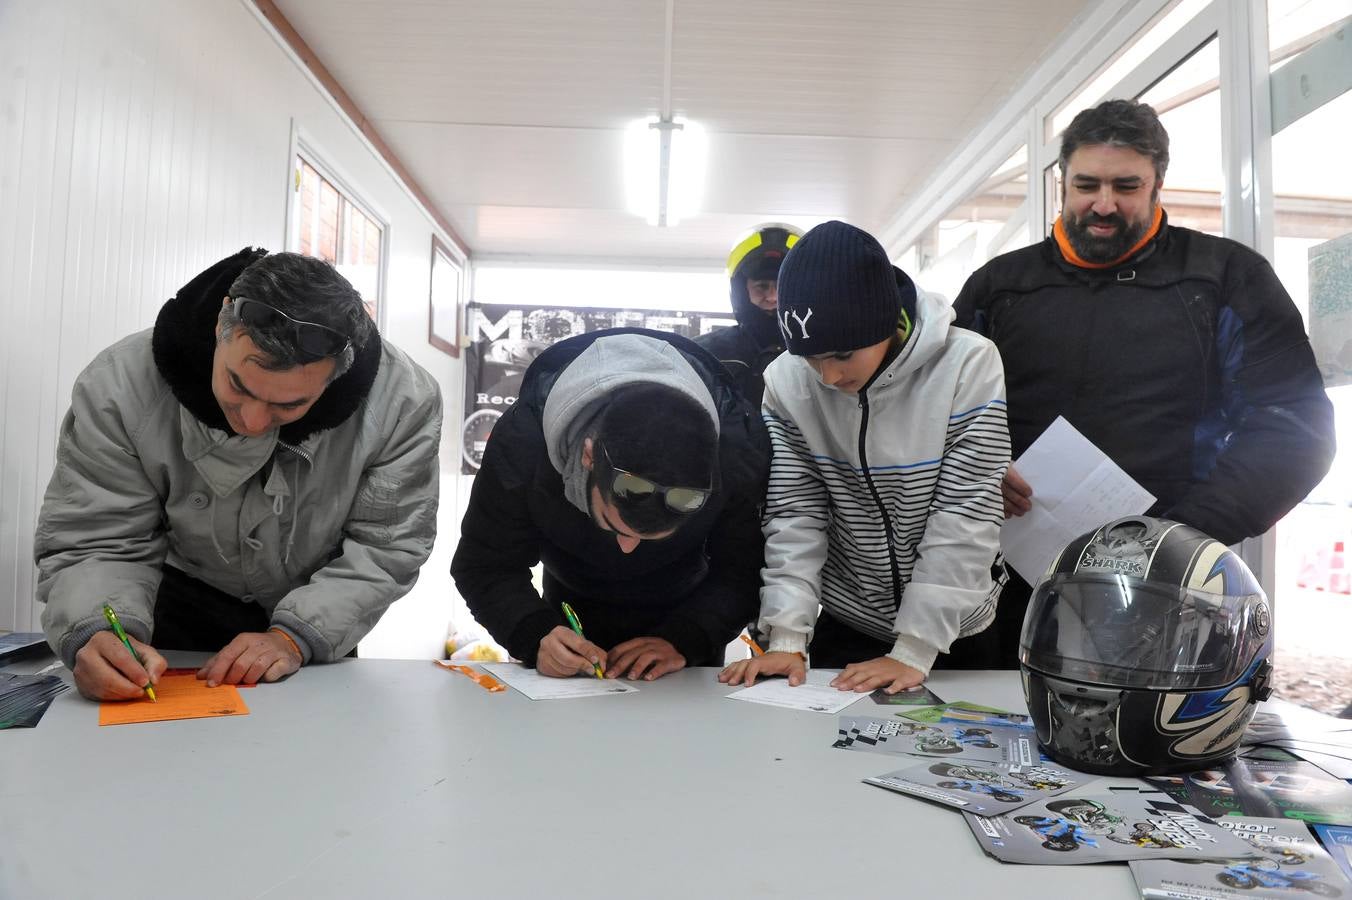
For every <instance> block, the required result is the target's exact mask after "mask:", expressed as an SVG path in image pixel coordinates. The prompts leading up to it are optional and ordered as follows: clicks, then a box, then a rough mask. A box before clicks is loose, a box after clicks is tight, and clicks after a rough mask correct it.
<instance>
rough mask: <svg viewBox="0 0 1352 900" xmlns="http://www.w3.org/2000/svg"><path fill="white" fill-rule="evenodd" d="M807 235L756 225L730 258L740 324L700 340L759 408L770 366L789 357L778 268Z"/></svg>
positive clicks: (788, 227)
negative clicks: (781, 357) (778, 311)
mask: <svg viewBox="0 0 1352 900" xmlns="http://www.w3.org/2000/svg"><path fill="white" fill-rule="evenodd" d="M802 235H803V233H802V232H801V231H799V230H798V229H797V228H794V227H793V226H792V225H783V224H780V223H778V222H769V223H766V224H764V225H757V226H756V228H755V229H754V230H753V231H752V232H751V233H750V234H749V235H747V236H746V237H744V238H742V239H741V240H740V241H738V242H737V246H735V247H733V248H732V252H731V253H729V254H728V286H729V291H730V293H731V297H732V313H733V315H734V316H736V317H737V324H736V325H730V326H728V327H727V328H715V329H714V330H713V331H711V332H709V333H708V334H702V335H700V336H699V337H698V338H696V339H695V343H697V344H699V345H700V346H701V347H703V348H704V349H705V350H708V351H709V352H710V353H712V354H713V355H714V356H716V357H718V361H719V362H721V363H722V364H723V367H724V368H726V369H727V370H728V371H729V372H731V373H732V378H733V381H735V382H736V383H737V389H738V390H739V391H741V392H742V396H744V397H746V399H748V400H750V401H751V405H752V407H753V408H754V409H760V402H761V395H762V394H764V393H765V378H764V372H765V367H766V366H768V365H770V363H771V362H773V361H774V359H775V357H776V356H778V355H779V354H781V353H783V352H784V339H783V338H782V337H780V334H779V322H778V320H777V319H776V318H775V310H776V309H777V308H778V306H779V302H778V300H779V289H778V278H779V266H780V264H781V263H783V262H784V257H785V256H786V255H787V254H788V252H789V250H790V248H792V247H793V245H794V244H795V243H797V241H798V239H799V238H800V237H802Z"/></svg>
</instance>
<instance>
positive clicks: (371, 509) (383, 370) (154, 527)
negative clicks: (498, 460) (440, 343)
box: [35, 301, 441, 667]
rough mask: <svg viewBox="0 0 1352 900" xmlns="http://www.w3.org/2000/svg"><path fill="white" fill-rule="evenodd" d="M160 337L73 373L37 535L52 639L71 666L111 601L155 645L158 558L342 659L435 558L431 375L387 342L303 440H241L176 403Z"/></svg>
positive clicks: (125, 343)
mask: <svg viewBox="0 0 1352 900" xmlns="http://www.w3.org/2000/svg"><path fill="white" fill-rule="evenodd" d="M175 302H177V301H170V303H175ZM216 304H217V306H219V301H216ZM163 319H164V315H163V314H162V315H161V320H162V324H163ZM159 327H161V326H157V328H159ZM209 335H210V332H208V336H209ZM159 342H160V337H159V336H157V337H156V338H155V347H154V349H153V350H152V331H151V330H147V331H143V332H140V333H138V334H134V335H132V336H131V337H128V338H126V339H124V340H122V341H120V342H118V343H116V344H114V345H113V346H111V347H109V348H108V349H106V350H104V351H103V352H102V353H100V354H99V355H98V357H96V358H95V360H94V361H93V362H92V363H91V364H90V366H89V367H88V368H87V369H85V371H84V372H83V373H82V374H81V375H80V376H79V378H78V379H77V380H76V383H75V388H74V392H73V396H72V399H71V408H70V411H69V412H68V413H67V415H66V417H65V421H64V422H63V424H62V427H61V433H60V437H59V444H58V447H57V463H56V470H55V471H54V472H53V474H52V480H51V483H50V484H49V486H48V488H47V493H46V496H45V497H44V499H43V506H42V513H41V516H40V518H39V522H38V530H37V535H36V542H35V543H36V547H35V557H36V560H37V563H38V566H39V569H40V574H39V581H38V599H39V600H40V601H42V602H44V603H45V604H46V608H45V610H44V612H43V616H42V622H43V627H44V629H45V630H46V633H47V639H48V641H49V642H50V643H51V645H52V647H53V648H54V649H56V650H57V652H58V653H59V655H60V656H61V659H62V660H63V661H64V662H65V663H66V665H68V666H72V667H73V665H74V659H75V653H76V652H77V651H78V650H79V649H80V647H82V646H84V644H85V642H86V641H88V640H89V638H90V637H91V636H92V635H93V634H94V633H95V632H97V631H99V630H102V629H106V627H107V625H106V623H105V622H104V618H103V615H102V612H101V606H102V604H103V603H104V602H105V601H107V602H108V603H110V604H111V605H112V606H113V607H114V608H116V609H117V611H118V615H119V617H120V618H121V620H122V622H123V624H124V626H125V627H126V629H127V631H128V632H129V633H131V634H133V635H135V636H136V637H138V638H140V639H141V640H144V641H147V642H151V641H152V636H151V628H152V623H153V622H154V605H155V599H156V591H157V589H158V587H159V582H160V570H161V566H163V565H164V564H168V565H171V566H174V567H175V568H178V569H180V570H182V571H183V572H185V573H187V574H188V575H190V576H192V577H194V578H197V579H200V580H202V581H204V582H206V583H208V584H210V585H211V586H213V587H215V588H217V589H219V590H221V591H224V592H226V593H227V594H230V595H232V596H235V597H239V598H240V599H241V600H244V601H252V602H254V603H257V604H259V605H260V606H262V607H263V608H264V609H265V610H267V611H268V612H269V614H270V616H271V621H272V624H273V625H274V626H277V627H279V628H281V629H282V630H284V631H286V632H287V633H288V634H289V635H291V636H292V637H293V638H295V639H296V641H297V643H298V644H299V646H300V648H301V651H302V654H303V655H304V658H305V662H307V663H308V662H316V661H317V662H325V661H328V660H332V659H335V658H338V657H341V656H343V655H345V654H346V653H347V652H348V651H349V650H351V649H352V648H353V647H354V646H356V644H357V641H358V640H360V639H361V638H362V637H363V636H364V635H365V634H366V633H367V632H368V631H369V630H370V629H371V628H372V626H374V625H375V623H376V621H377V620H379V618H380V617H381V615H382V614H383V613H384V612H385V610H386V608H388V607H389V605H390V604H391V603H393V602H394V601H395V600H396V599H398V598H399V597H401V596H403V595H404V594H405V593H407V592H408V590H409V589H410V588H411V587H412V586H413V583H414V581H415V580H416V579H417V575H418V569H419V567H420V566H421V565H422V563H423V562H424V561H425V560H426V559H427V556H428V554H429V553H430V552H431V549H432V541H433V539H434V537H435V533H436V510H437V500H438V467H437V446H438V441H439V436H440V430H441V396H440V393H439V391H438V388H437V384H436V382H435V381H434V380H433V379H432V377H431V376H430V375H428V373H427V372H425V371H424V370H423V369H421V368H420V367H419V366H418V365H417V364H416V363H414V362H413V361H412V360H410V359H409V358H408V357H407V356H406V355H404V353H402V352H401V351H400V350H398V349H397V348H395V347H394V346H392V345H391V344H388V343H385V344H384V345H383V347H381V348H379V349H380V350H381V351H382V352H379V353H377V352H376V350H377V348H375V347H374V346H372V347H370V348H368V349H369V350H370V351H371V354H370V362H371V365H372V367H373V368H374V366H375V365H378V369H376V370H375V371H374V377H373V378H372V379H371V380H370V386H369V391H367V392H366V393H364V395H358V396H354V397H353V398H351V402H350V404H349V406H347V407H340V409H339V415H338V416H335V417H334V423H333V424H332V426H331V427H325V428H324V429H323V430H319V431H315V432H313V433H311V434H309V435H308V436H306V437H304V439H302V440H299V441H298V442H296V443H288V442H287V440H286V437H287V427H289V426H287V427H284V428H283V429H281V431H280V433H279V432H277V431H274V432H272V433H271V434H269V435H267V436H265V437H261V438H247V437H241V436H237V435H231V434H229V433H228V432H226V431H224V430H219V429H218V428H217V427H211V426H209V425H208V424H207V423H205V422H203V421H202V420H201V419H200V418H199V417H198V416H197V415H194V413H193V412H192V411H190V410H189V407H187V406H185V405H183V404H182V403H181V402H180V399H179V396H178V393H179V391H178V386H177V385H174V386H171V384H170V382H169V381H167V380H166V378H165V377H164V374H163V370H162V368H157V361H158V362H159V363H161V365H162V364H163V362H164V360H163V359H162V358H161V347H160V345H159ZM363 352H366V351H363ZM377 361H378V362H377ZM342 384H343V379H338V380H337V381H335V382H334V383H333V384H331V385H330V386H329V388H328V389H327V390H326V392H325V395H326V396H327V395H328V394H329V392H331V391H334V390H335V389H339V388H340V386H341V385H342ZM208 390H209V388H208ZM199 393H200V392H199ZM207 396H210V394H209V393H208V394H207ZM321 399H323V398H321ZM349 407H350V412H347V410H348V408H349ZM344 412H347V414H345V415H343V413H344ZM325 424H326V426H327V425H328V423H325Z"/></svg>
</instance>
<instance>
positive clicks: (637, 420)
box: [591, 384, 718, 535]
mask: <svg viewBox="0 0 1352 900" xmlns="http://www.w3.org/2000/svg"><path fill="white" fill-rule="evenodd" d="M591 438H592V460H593V462H592V476H593V478H595V476H596V475H598V474H603V473H605V472H607V471H608V466H606V464H605V460H606V458H607V457H609V460H610V463H611V465H614V466H615V467H617V468H620V469H624V470H625V471H626V472H632V473H634V474H635V475H639V476H641V477H643V478H648V479H651V480H652V481H655V482H657V483H659V484H664V485H669V486H672V487H692V488H710V489H711V490H712V489H715V488H716V484H715V482H716V471H717V469H718V434H717V432H716V431H715V430H714V423H713V420H712V419H710V418H709V412H708V411H707V410H706V409H705V408H704V407H703V406H701V405H700V404H699V403H698V402H697V401H696V400H695V399H694V398H692V397H690V396H689V395H687V394H683V393H681V392H680V391H678V390H676V389H675V388H671V387H667V386H666V385H661V384H632V385H625V386H624V387H621V388H618V389H617V390H616V391H615V392H614V393H612V394H611V395H610V397H609V398H607V401H606V407H605V410H604V411H603V412H602V413H601V417H600V419H599V420H598V422H597V424H596V429H595V431H594V432H593V433H592V435H591ZM594 483H595V484H596V486H597V488H598V489H599V490H600V492H601V498H602V499H603V500H605V501H606V502H607V503H613V504H614V505H615V509H616V511H618V512H619V514H620V518H622V519H623V520H624V524H625V525H628V526H629V528H631V529H632V530H633V531H634V532H635V533H637V534H640V535H643V534H660V533H661V532H664V531H670V530H672V529H674V528H679V527H680V526H681V524H682V523H684V522H685V521H686V519H687V518H689V514H682V513H679V512H676V511H675V510H673V509H671V508H669V507H668V506H667V504H666V501H665V500H664V499H663V498H662V496H661V495H660V494H650V495H648V496H646V497H642V498H629V497H616V496H614V495H613V494H612V493H611V479H610V478H604V477H603V478H599V479H595V481H594Z"/></svg>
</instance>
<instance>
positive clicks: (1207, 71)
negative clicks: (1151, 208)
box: [1139, 38, 1225, 235]
mask: <svg viewBox="0 0 1352 900" xmlns="http://www.w3.org/2000/svg"><path fill="white" fill-rule="evenodd" d="M1220 71H1221V57H1220V43H1219V41H1217V39H1216V38H1212V39H1211V40H1209V41H1207V42H1206V43H1205V44H1203V45H1202V46H1201V47H1199V48H1197V50H1196V51H1194V52H1193V54H1192V55H1191V56H1189V57H1188V58H1187V59H1185V60H1183V61H1182V62H1181V63H1179V64H1178V65H1177V66H1175V67H1174V68H1173V69H1171V70H1170V71H1169V74H1167V75H1165V76H1164V77H1163V78H1162V79H1160V80H1159V81H1157V82H1155V84H1154V85H1153V86H1152V87H1151V88H1150V89H1149V90H1147V91H1146V92H1145V93H1144V94H1142V95H1141V96H1140V98H1139V99H1141V100H1142V101H1144V102H1146V103H1149V104H1150V105H1151V106H1152V107H1154V109H1155V112H1157V113H1159V117H1160V123H1161V124H1162V125H1164V128H1165V130H1166V131H1168V132H1169V169H1168V171H1167V172H1165V175H1164V191H1163V193H1162V194H1161V195H1160V202H1161V203H1162V204H1163V205H1164V209H1165V211H1166V212H1167V213H1168V214H1169V223H1170V224H1171V225H1181V226H1183V227H1185V228H1192V229H1195V230H1197V231H1205V232H1207V233H1208V234H1216V235H1219V234H1221V233H1222V222H1221V191H1222V189H1223V188H1224V186H1225V182H1224V178H1223V176H1222V171H1223V170H1222V166H1221V95H1220V90H1219V87H1220Z"/></svg>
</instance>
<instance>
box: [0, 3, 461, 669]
mask: <svg viewBox="0 0 1352 900" xmlns="http://www.w3.org/2000/svg"><path fill="white" fill-rule="evenodd" d="M293 121H294V122H295V124H296V125H297V126H299V127H300V128H301V129H302V130H303V131H304V132H305V133H306V134H307V135H308V136H310V137H311V138H312V139H313V141H314V142H315V144H316V145H317V146H318V148H319V149H320V151H321V152H322V154H323V155H324V157H325V161H326V162H329V163H331V164H332V165H334V166H337V167H339V168H341V169H342V170H343V171H344V172H345V173H347V174H348V175H349V176H350V177H351V179H352V180H353V182H354V184H353V185H352V186H353V188H354V189H356V190H357V191H359V192H360V193H361V195H362V196H363V197H364V198H365V199H366V200H368V201H369V202H370V203H372V204H373V205H375V206H377V207H378V208H380V209H381V210H382V212H383V213H384V214H385V215H387V216H388V218H389V222H390V227H389V231H388V240H389V241H390V242H391V243H390V248H389V267H388V270H387V276H386V285H385V302H386V305H387V313H386V319H385V329H384V330H385V334H386V336H387V337H389V338H391V339H392V340H393V341H394V342H395V343H397V344H398V345H399V346H401V347H402V348H404V349H405V350H407V351H409V352H410V353H411V354H412V355H413V356H414V358H415V359H417V360H418V361H419V362H420V363H421V364H422V365H424V366H425V367H427V368H428V369H429V371H431V372H432V373H433V374H434V375H435V376H436V377H437V378H438V380H439V381H440V382H441V385H442V390H443V393H444V395H445V397H446V398H447V399H448V401H449V402H448V406H449V415H448V417H447V420H448V422H450V423H452V425H453V424H454V421H455V418H456V416H457V415H458V413H459V407H460V400H459V398H460V395H461V393H462V383H463V382H462V379H463V367H462V366H461V365H460V364H459V362H458V361H454V360H452V359H451V358H450V357H448V356H446V355H444V354H442V353H441V352H440V351H437V350H436V349H434V348H432V347H431V346H430V345H429V344H428V343H427V295H428V279H429V272H430V251H431V234H432V230H433V225H432V222H431V220H430V218H429V217H428V216H427V215H426V214H425V212H424V211H423V210H422V209H421V208H420V207H419V206H418V205H417V204H416V203H415V202H414V201H413V200H412V198H411V197H410V195H409V194H408V193H407V191H406V190H405V189H404V188H403V187H402V186H401V185H400V184H399V183H398V182H397V181H396V180H395V178H394V177H393V176H392V175H391V173H390V171H389V169H388V168H387V167H386V166H385V165H384V164H383V162H382V161H381V160H380V159H379V158H378V157H377V156H376V155H375V154H374V153H373V152H372V151H371V149H370V148H369V145H367V144H366V142H365V141H364V140H362V139H361V138H360V137H359V136H358V134H357V133H356V131H355V130H354V129H353V128H352V126H351V124H350V123H349V122H348V121H347V120H346V119H345V118H343V117H342V116H341V115H340V114H339V113H338V112H337V111H336V110H335V108H334V107H333V106H332V104H331V103H330V102H329V101H328V99H327V98H326V97H325V96H324V95H323V94H322V93H321V92H320V91H319V90H318V89H317V88H316V87H315V86H314V85H313V83H312V81H311V80H310V78H309V76H308V75H307V74H306V73H305V72H304V71H303V70H302V69H301V68H300V67H299V66H298V65H297V64H296V62H295V61H294V58H293V57H292V56H291V55H290V53H289V51H287V50H285V49H283V48H282V47H281V46H280V45H279V43H278V42H277V41H276V40H275V39H274V37H273V35H272V34H271V32H270V31H269V30H267V28H266V27H265V26H264V25H263V24H262V22H261V20H260V18H259V17H258V16H257V15H256V13H255V12H254V11H253V9H252V7H251V6H250V5H248V4H246V3H243V2H240V3H225V2H220V0H190V2H176V3H173V4H170V3H167V2H160V0H108V2H98V3H90V2H79V0H43V2H37V0H0V629H18V630H25V629H30V628H32V629H36V628H37V627H38V617H39V612H40V610H39V609H38V607H37V606H36V604H34V603H33V601H32V597H33V586H34V573H35V570H34V567H33V564H32V534H33V527H34V524H35V522H36V519H37V512H38V507H39V505H40V503H41V500H42V493H43V491H44V489H45V487H46V484H47V481H48V479H49V477H50V475H51V470H52V462H53V458H54V454H55V439H56V433H57V428H58V426H59V423H60V420H61V417H62V416H63V415H64V414H65V410H66V408H67V407H68V405H69V399H70V390H71V387H72V384H73V382H74V379H75V377H76V375H77V374H78V373H79V372H80V370H81V369H82V368H83V367H84V366H85V365H86V364H87V363H88V361H89V360H90V359H91V358H92V357H93V355H94V354H95V353H96V352H97V351H98V350H100V349H102V348H103V347H104V346H106V345H108V344H110V343H112V342H113V341H114V340H116V339H118V338H120V337H122V336H124V335H126V334H130V333H131V332H134V331H136V330H138V329H141V328H145V327H148V326H149V325H151V324H153V322H154V320H155V316H156V314H157V313H158V311H159V308H160V306H161V304H162V303H163V302H164V300H165V299H166V298H168V297H169V296H171V295H172V294H173V293H174V292H175V291H176V290H177V289H178V287H179V286H181V285H182V284H183V283H185V282H186V281H187V280H188V279H190V278H191V277H192V276H193V275H194V274H196V273H197V272H199V271H200V270H202V269H203V268H205V267H206V266H207V265H209V264H211V263H212V262H214V261H215V260H217V259H220V258H221V257H223V256H226V255H227V254H230V253H233V252H235V251H237V250H239V249H240V248H241V247H243V246H245V245H258V246H266V247H268V248H269V249H274V250H280V249H284V248H283V236H284V228H285V217H286V208H287V201H288V193H287V192H288V185H289V152H290V138H291V129H292V123H293ZM454 430H455V429H454V427H452V428H450V429H448V434H451V435H453V434H454ZM443 446H444V447H447V448H449V450H450V451H451V452H449V453H444V454H443V455H444V457H446V458H448V459H449V460H450V465H449V467H447V468H445V471H444V474H443V479H442V480H443V492H444V494H445V496H444V498H443V508H446V509H451V510H454V509H456V508H457V503H456V498H455V489H456V485H457V482H458V479H457V478H456V477H454V472H455V471H456V469H457V467H456V466H455V465H454V463H455V461H456V460H457V459H458V456H457V455H456V454H455V452H454V443H453V442H451V441H446V440H443ZM444 521H445V520H444V518H443V522H444ZM446 524H448V525H449V526H450V527H451V528H454V522H450V523H446ZM454 538H455V535H454V533H453V532H452V533H450V534H446V535H445V536H444V537H443V539H442V540H441V541H439V542H438V544H437V548H436V551H435V552H434V555H433V559H432V561H431V562H429V564H428V566H427V567H426V568H425V569H424V572H423V576H422V580H421V581H420V582H419V584H418V586H417V588H416V589H415V591H414V593H413V594H411V595H410V596H409V597H407V598H405V599H404V600H402V601H400V603H399V604H398V605H397V607H396V608H397V610H398V613H397V615H394V616H390V617H388V618H387V621H386V622H382V624H381V626H379V628H378V629H377V631H376V632H374V633H373V637H372V640H371V641H370V642H369V643H370V645H371V647H372V648H375V649H376V650H377V651H378V652H379V653H380V654H381V655H399V656H430V655H436V654H437V653H438V650H439V648H440V646H441V641H442V638H443V636H444V632H445V625H446V620H447V616H448V614H449V610H450V597H451V596H452V592H451V589H450V586H449V579H448V577H447V574H446V573H447V568H448V566H449V558H450V554H451V551H452V549H453V546H454V543H455V540H454Z"/></svg>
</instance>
